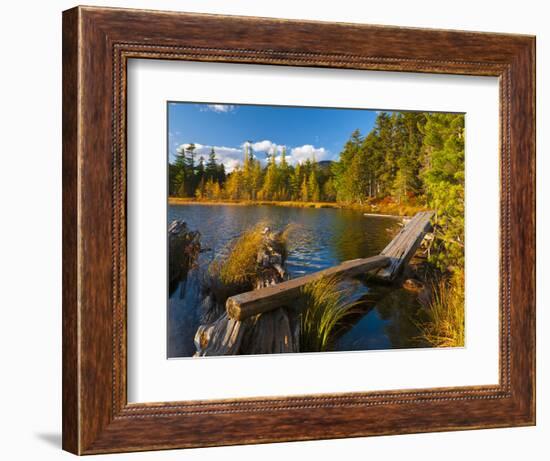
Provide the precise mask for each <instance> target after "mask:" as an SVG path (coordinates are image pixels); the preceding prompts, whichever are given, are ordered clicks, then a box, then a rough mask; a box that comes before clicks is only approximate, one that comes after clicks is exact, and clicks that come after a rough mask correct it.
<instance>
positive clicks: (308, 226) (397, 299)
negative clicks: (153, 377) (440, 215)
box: [168, 205, 421, 357]
mask: <svg viewBox="0 0 550 461" xmlns="http://www.w3.org/2000/svg"><path fill="white" fill-rule="evenodd" d="M174 219H180V220H183V221H185V222H186V223H187V225H188V227H189V228H190V229H191V230H198V231H199V232H200V234H201V247H202V248H203V249H207V250H208V251H206V252H203V253H201V254H200V256H199V259H198V269H193V270H192V271H190V273H189V275H188V278H187V280H186V281H185V282H180V285H179V286H178V287H177V289H176V290H175V291H174V292H173V293H172V294H171V296H170V298H169V302H168V356H169V357H189V356H192V355H193V353H194V352H195V347H194V343H193V337H194V334H195V332H196V330H197V327H198V326H199V323H200V315H199V312H200V306H199V303H200V299H199V295H200V275H199V274H200V273H201V271H203V270H205V269H206V268H207V267H208V265H209V264H210V262H211V261H212V260H213V259H214V258H215V257H217V256H220V255H224V254H225V252H226V251H227V248H228V244H229V243H230V242H232V241H233V240H234V239H235V238H237V237H238V236H239V235H241V233H242V232H243V231H245V230H246V229H248V228H249V227H252V226H254V225H256V224H257V223H259V222H264V223H266V225H269V226H270V227H271V228H273V229H283V228H284V227H285V226H287V225H288V224H292V225H293V226H295V228H296V231H295V232H293V233H292V234H291V238H290V240H289V247H290V248H289V255H288V259H287V266H288V271H289V273H290V275H291V277H293V278H295V277H300V276H302V275H305V274H309V273H311V272H316V271H319V270H322V269H326V268H328V267H332V266H334V265H336V264H339V263H340V262H342V261H346V260H349V259H355V258H365V257H369V256H374V255H377V254H379V253H380V252H381V251H382V249H383V248H384V247H385V246H386V245H387V244H388V242H389V241H390V240H391V238H392V235H393V234H394V233H395V232H396V230H397V228H398V222H399V221H398V220H396V219H394V218H391V217H373V216H365V215H364V214H363V213H361V212H358V211H355V210H343V209H335V208H292V207H279V206H269V205H251V206H232V205H170V206H169V209H168V222H171V221H172V220H174ZM350 283H352V284H353V292H354V296H355V297H365V296H366V295H367V294H368V293H369V290H370V289H371V287H369V283H368V282H367V281H366V280H359V279H354V280H353V281H352V282H350ZM376 299H377V301H376V302H375V303H374V304H373V303H372V301H367V300H366V298H365V299H364V302H362V303H361V305H360V306H359V309H360V311H361V313H360V315H358V316H357V318H355V319H354V322H353V324H351V325H348V326H347V327H346V328H345V329H344V331H343V333H342V336H341V337H340V338H339V340H338V341H337V342H336V344H335V350H337V351H354V350H369V349H391V348H405V347H407V348H409V347H419V346H421V344H419V343H418V341H417V340H416V337H417V336H418V335H419V332H418V330H417V328H416V326H415V321H416V319H417V318H418V315H419V313H420V304H419V303H418V301H417V300H416V295H415V294H414V293H409V292H407V291H405V290H402V289H398V290H395V289H394V290H393V291H391V292H390V293H388V294H387V295H386V296H383V297H379V296H378V297H377V298H376Z"/></svg>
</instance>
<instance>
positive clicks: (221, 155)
mask: <svg viewBox="0 0 550 461" xmlns="http://www.w3.org/2000/svg"><path fill="white" fill-rule="evenodd" d="M189 145H190V144H180V145H179V147H178V148H177V149H176V150H180V149H181V148H182V147H184V148H186V149H187V148H188V147H189ZM212 147H214V151H215V152H216V161H217V162H218V163H223V165H224V167H225V171H227V172H228V173H229V172H231V171H233V170H234V169H235V167H237V166H238V165H239V164H241V163H242V159H243V150H242V149H238V148H236V147H226V146H207V145H204V144H199V143H195V160H196V161H197V162H198V160H199V159H200V158H201V156H202V157H204V160H205V161H206V160H208V156H209V155H210V151H211V150H212Z"/></svg>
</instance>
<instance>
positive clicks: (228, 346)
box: [195, 313, 246, 357]
mask: <svg viewBox="0 0 550 461" xmlns="http://www.w3.org/2000/svg"><path fill="white" fill-rule="evenodd" d="M245 327H246V326H245V324H244V323H243V322H239V321H237V320H233V319H230V318H229V317H227V315H226V314H225V313H224V314H223V315H222V316H221V317H220V318H219V319H218V320H216V321H215V322H213V323H211V324H207V325H200V326H199V328H198V329H197V333H196V334H195V347H196V348H197V352H196V353H195V357H202V356H206V355H237V354H238V353H239V352H240V348H241V341H242V337H243V333H244V330H245Z"/></svg>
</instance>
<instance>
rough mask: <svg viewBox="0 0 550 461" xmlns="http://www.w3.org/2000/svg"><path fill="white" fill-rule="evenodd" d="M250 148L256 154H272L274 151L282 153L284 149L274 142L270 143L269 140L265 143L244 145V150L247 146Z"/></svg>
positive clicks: (247, 143)
mask: <svg viewBox="0 0 550 461" xmlns="http://www.w3.org/2000/svg"><path fill="white" fill-rule="evenodd" d="M247 145H248V146H250V147H252V150H253V151H254V152H264V153H272V152H273V151H276V152H279V153H280V152H282V151H283V149H284V147H285V146H283V145H280V144H275V143H274V142H273V141H270V140H268V139H264V140H263V141H257V142H253V143H251V142H249V141H247V142H245V143H243V149H244V147H245V146H247Z"/></svg>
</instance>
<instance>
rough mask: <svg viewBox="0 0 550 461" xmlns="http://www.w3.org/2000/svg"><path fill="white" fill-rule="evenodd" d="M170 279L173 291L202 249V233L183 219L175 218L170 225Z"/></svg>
mask: <svg viewBox="0 0 550 461" xmlns="http://www.w3.org/2000/svg"><path fill="white" fill-rule="evenodd" d="M168 249H169V255H170V257H169V261H168V279H169V291H170V293H172V292H173V291H174V289H175V288H176V287H177V285H178V283H179V282H180V281H181V280H184V279H185V278H186V277H187V273H188V272H189V270H190V269H191V267H192V266H193V264H194V263H195V260H196V258H197V255H198V254H199V251H200V233H199V232H197V231H191V230H189V229H188V227H187V225H186V224H185V222H183V221H179V220H175V221H172V223H171V224H170V225H169V226H168Z"/></svg>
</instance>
